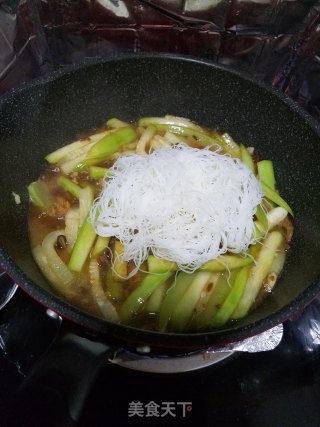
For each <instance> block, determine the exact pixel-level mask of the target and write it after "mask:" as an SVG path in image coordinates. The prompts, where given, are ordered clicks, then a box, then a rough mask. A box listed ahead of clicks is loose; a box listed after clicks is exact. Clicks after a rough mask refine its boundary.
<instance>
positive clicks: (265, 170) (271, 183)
mask: <svg viewBox="0 0 320 427" xmlns="http://www.w3.org/2000/svg"><path fill="white" fill-rule="evenodd" d="M257 167H258V177H259V180H260V181H262V182H264V183H265V184H266V185H267V186H268V187H270V188H271V190H275V189H276V179H275V176H274V170H273V163H272V161H271V160H261V162H258V163H257Z"/></svg>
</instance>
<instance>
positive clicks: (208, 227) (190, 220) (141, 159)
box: [91, 143, 263, 275]
mask: <svg viewBox="0 0 320 427" xmlns="http://www.w3.org/2000/svg"><path fill="white" fill-rule="evenodd" d="M110 172H111V173H112V176H109V175H108V176H106V177H105V184H104V188H103V191H102V193H101V195H100V197H99V198H98V199H97V200H96V201H95V203H94V206H93V208H92V210H91V220H92V223H93V225H94V228H95V230H96V232H97V234H99V235H101V236H115V237H116V238H118V239H119V240H120V241H121V242H122V244H123V245H124V254H123V260H124V261H129V260H133V261H134V263H135V264H136V266H137V268H136V269H135V270H134V272H136V271H137V269H138V268H139V267H140V265H141V263H142V262H143V261H144V260H145V259H146V258H147V256H148V254H149V253H153V254H154V255H155V256H157V257H161V258H164V259H167V260H171V261H174V262H176V263H177V264H178V266H179V268H180V269H181V270H183V271H187V272H192V271H194V270H196V269H197V268H199V267H200V266H201V265H202V264H204V263H205V262H206V261H208V260H211V259H215V258H217V257H218V256H219V255H222V254H224V253H226V252H227V251H229V252H233V253H241V252H245V251H246V250H247V249H248V246H249V245H250V244H252V243H254V240H255V231H254V222H253V216H254V214H255V212H256V208H257V206H258V205H259V204H260V203H261V201H262V197H263V193H262V190H261V188H260V185H259V183H258V181H257V179H256V177H255V176H254V174H253V173H252V172H251V171H250V170H249V168H248V167H247V166H246V165H245V164H244V163H242V162H241V161H240V160H239V159H234V158H231V157H229V156H227V155H222V154H219V153H217V152H214V151H210V150H209V149H196V148H191V147H189V146H188V145H186V144H183V143H180V144H178V145H176V146H174V147H173V148H161V149H159V150H157V151H154V152H153V153H151V154H150V155H147V156H145V155H139V154H130V155H127V156H123V157H120V158H118V160H117V161H116V162H115V164H114V165H113V167H112V168H111V169H110ZM134 272H133V273H134ZM131 275H132V274H131Z"/></svg>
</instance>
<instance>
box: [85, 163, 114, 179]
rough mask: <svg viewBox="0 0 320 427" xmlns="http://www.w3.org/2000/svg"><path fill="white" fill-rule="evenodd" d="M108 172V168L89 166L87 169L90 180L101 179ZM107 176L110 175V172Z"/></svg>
mask: <svg viewBox="0 0 320 427" xmlns="http://www.w3.org/2000/svg"><path fill="white" fill-rule="evenodd" d="M107 172H109V170H108V168H102V167H101V166H90V167H89V176H90V178H92V179H101V178H104V176H105V174H106V173H107ZM108 175H110V176H111V175H112V174H111V172H109V173H108Z"/></svg>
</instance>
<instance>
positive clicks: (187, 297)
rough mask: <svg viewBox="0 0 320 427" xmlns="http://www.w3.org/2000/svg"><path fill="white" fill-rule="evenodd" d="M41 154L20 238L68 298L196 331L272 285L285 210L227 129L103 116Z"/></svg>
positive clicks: (270, 177) (163, 327)
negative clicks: (96, 125) (26, 233)
mask: <svg viewBox="0 0 320 427" xmlns="http://www.w3.org/2000/svg"><path fill="white" fill-rule="evenodd" d="M46 161H47V166H46V167H45V169H44V171H43V173H42V174H41V176H40V177H39V179H38V180H37V181H35V182H32V183H31V184H30V185H29V186H28V191H29V196H30V213H29V230H30V242H31V247H32V253H33V256H34V258H35V261H36V262H37V264H38V266H39V267H40V269H41V271H42V273H43V274H44V276H45V277H46V278H47V279H48V281H49V282H50V283H51V285H52V287H53V288H54V289H55V290H56V292H57V293H58V294H60V295H61V296H63V297H64V298H65V299H67V300H68V301H69V302H70V303H72V304H74V305H76V306H78V307H80V308H82V309H84V310H86V311H89V312H91V313H92V314H94V315H96V316H100V317H102V318H104V319H107V320H110V321H113V322H121V323H125V324H129V325H131V326H135V327H139V328H145V329H150V330H157V331H161V332H176V333H179V332H180V333H181V332H189V331H201V330H206V329H212V328H219V327H221V326H223V325H225V324H226V323H227V322H232V321H236V320H237V319H241V318H243V317H244V316H246V315H247V314H248V313H249V312H250V311H251V310H253V309H255V308H256V307H257V306H258V305H259V304H260V303H261V302H262V301H263V299H264V298H265V297H266V296H267V295H268V294H269V293H270V292H271V291H272V289H273V287H274V285H275V283H276V282H277V279H278V277H279V275H280V273H281V271H282V269H283V265H284V262H285V257H286V251H287V249H288V247H289V242H290V240H291V237H292V233H293V225H292V222H291V220H290V219H289V217H288V216H289V215H290V216H291V217H293V212H292V210H291V208H290V206H289V205H288V204H287V202H286V201H285V200H284V199H283V198H282V197H281V196H280V194H279V191H278V190H277V187H276V180H275V174H274V170H273V163H272V161H270V160H261V159H260V158H259V157H258V155H257V154H256V153H255V151H254V148H253V147H245V145H243V144H238V143H237V142H235V141H234V140H233V139H232V137H231V136H230V135H229V134H227V133H223V134H219V133H217V132H216V131H213V130H210V129H207V128H203V127H201V126H199V125H197V124H195V123H194V122H192V121H191V120H189V119H185V118H180V117H175V116H169V115H167V116H165V117H145V118H141V119H140V120H138V121H137V122H136V123H125V122H123V121H121V120H119V119H116V118H113V119H110V120H108V121H107V122H106V125H105V126H104V127H103V129H100V130H99V132H96V133H93V134H92V135H90V136H88V137H86V138H82V139H79V140H77V141H75V142H72V143H70V144H67V145H65V146H63V147H61V148H59V149H57V150H55V151H54V152H52V153H50V154H48V155H47V156H46ZM288 214H289V215H288Z"/></svg>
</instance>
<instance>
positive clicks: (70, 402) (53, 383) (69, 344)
mask: <svg viewBox="0 0 320 427" xmlns="http://www.w3.org/2000/svg"><path fill="white" fill-rule="evenodd" d="M119 346H120V344H119V343H118V344H116V343H113V344H110V343H105V342H101V341H94V340H93V339H91V338H90V339H88V338H85V337H82V336H80V335H77V334H75V333H73V332H66V333H64V334H63V335H62V337H60V338H59V337H58V339H57V340H55V342H54V343H53V344H52V345H51V347H50V348H49V350H48V351H47V352H46V353H45V354H44V355H43V356H42V357H41V358H40V359H39V360H38V361H37V362H36V363H35V365H34V366H33V367H32V369H31V371H30V372H29V373H28V375H27V377H26V379H25V380H24V381H23V383H22V384H21V386H20V388H19V390H18V393H17V399H16V400H15V402H14V408H12V409H11V411H10V412H11V415H10V418H11V419H10V420H9V421H10V422H9V425H10V426H16V425H17V426H21V425H23V426H25V427H27V426H35V425H45V426H46V427H49V426H50V427H73V426H76V425H77V421H78V420H79V418H80V415H81V411H82V408H83V406H84V403H85V400H86V398H87V396H88V394H89V392H90V390H91V386H92V385H93V383H94V380H95V378H96V376H97V374H98V373H99V371H100V369H101V367H102V365H103V364H104V363H106V361H107V359H108V358H109V357H110V356H112V354H113V353H114V352H115V351H116V349H118V348H119Z"/></svg>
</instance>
